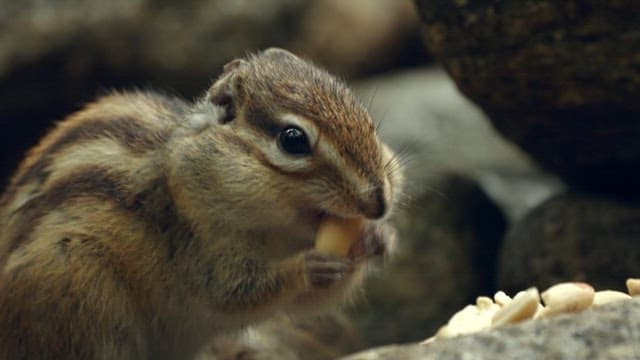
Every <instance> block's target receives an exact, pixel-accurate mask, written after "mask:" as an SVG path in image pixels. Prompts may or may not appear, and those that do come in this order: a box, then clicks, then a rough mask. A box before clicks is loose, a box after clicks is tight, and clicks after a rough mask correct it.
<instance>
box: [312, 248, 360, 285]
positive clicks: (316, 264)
mask: <svg viewBox="0 0 640 360" xmlns="http://www.w3.org/2000/svg"><path fill="white" fill-rule="evenodd" d="M304 259H305V265H306V271H307V277H308V282H309V285H310V286H311V287H312V288H329V287H331V286H334V285H336V284H338V283H340V282H342V281H343V280H345V279H346V278H348V277H349V276H350V275H351V274H352V273H353V271H354V266H353V262H352V261H351V260H350V259H347V258H342V257H339V256H336V255H331V254H325V253H322V252H319V251H316V250H309V251H308V252H306V253H305V255H304Z"/></svg>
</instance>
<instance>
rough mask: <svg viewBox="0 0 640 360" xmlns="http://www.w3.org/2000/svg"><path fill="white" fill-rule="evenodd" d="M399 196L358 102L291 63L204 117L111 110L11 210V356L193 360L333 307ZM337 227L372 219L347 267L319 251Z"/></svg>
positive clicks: (2, 307) (99, 112)
mask: <svg viewBox="0 0 640 360" xmlns="http://www.w3.org/2000/svg"><path fill="white" fill-rule="evenodd" d="M401 182H402V175H401V170H400V169H399V165H398V163H397V161H396V160H395V157H394V155H393V154H392V152H391V150H390V149H389V148H388V147H387V146H386V145H385V144H383V143H382V142H381V140H380V139H379V138H378V137H377V135H376V130H375V126H374V124H373V122H372V120H371V118H370V116H369V115H368V113H367V111H366V109H365V108H364V107H363V106H362V105H361V103H360V102H358V101H357V100H356V99H355V98H354V96H353V95H352V94H351V93H350V91H349V90H348V89H347V87H346V86H345V85H344V84H343V83H342V82H340V81H338V80H336V79H335V78H334V77H332V76H331V75H329V74H328V73H327V72H326V71H324V70H321V69H318V68H317V67H315V66H313V65H312V64H310V63H308V62H307V61H305V60H302V59H301V58H299V57H297V56H295V55H293V54H291V53H289V52H288V51H286V50H282V49H275V48H272V49H268V50H265V51H263V52H261V53H258V54H255V55H251V56H248V57H247V58H245V59H236V60H233V61H232V62H230V63H229V64H227V65H226V66H225V67H224V70H223V73H222V75H221V76H220V77H219V78H218V79H217V80H216V81H215V82H214V84H213V85H212V86H211V88H210V89H209V90H208V91H207V93H206V95H205V96H204V97H203V98H202V99H200V100H198V101H196V102H194V103H193V104H190V103H187V102H185V101H182V100H179V99H176V98H172V97H167V96H163V95H159V94H156V93H150V92H136V93H115V94H112V95H109V96H106V97H103V98H101V99H99V100H97V101H96V102H94V103H91V104H89V105H88V106H86V107H85V108H84V109H83V110H81V111H79V112H77V113H75V114H72V115H71V116H70V117H68V118H67V119H66V120H64V121H62V122H60V123H59V124H58V125H57V126H56V127H55V129H53V130H52V131H51V132H50V133H49V134H48V135H46V136H45V137H44V139H43V140H42V141H41V142H40V143H39V144H38V145H37V146H36V147H34V148H33V149H32V150H30V152H29V154H28V156H27V157H26V159H25V160H24V161H23V162H22V164H21V165H20V166H19V168H18V170H17V172H16V173H15V175H14V176H13V177H12V179H11V181H10V184H9V186H8V189H7V191H6V192H5V193H4V195H3V196H2V197H1V198H0V228H1V229H2V231H1V234H0V270H1V272H0V359H90V358H96V359H145V358H148V359H188V358H193V357H194V356H196V355H197V353H198V351H199V350H200V349H201V348H202V347H203V346H204V345H206V343H207V342H208V341H209V340H210V339H212V338H213V337H214V336H215V335H216V334H220V333H228V332H232V331H235V330H237V329H242V328H244V327H246V326H248V325H251V324H255V323H257V322H260V321H261V320H263V319H266V318H269V317H270V316H273V315H274V314H280V313H284V314H291V315H305V314H311V313H317V312H321V311H324V310H323V309H329V308H331V307H333V306H335V305H336V304H339V303H340V302H341V301H342V300H343V299H345V298H346V297H348V295H349V293H350V292H351V290H352V289H353V288H354V286H356V284H357V283H359V282H360V279H361V278H362V273H363V270H362V269H364V267H365V264H366V263H368V262H369V261H368V260H369V259H372V258H375V257H376V256H378V255H380V254H381V253H383V252H384V248H385V246H386V245H388V244H389V242H390V241H391V240H392V237H393V233H392V229H391V227H390V226H389V225H387V222H385V221H384V219H386V218H388V216H386V215H387V214H388V213H389V212H390V208H392V206H393V204H394V202H395V200H396V199H397V196H398V194H399V192H400V191H401ZM328 215H330V216H337V217H344V218H349V217H365V218H367V219H368V220H367V225H366V228H365V231H364V233H363V235H362V238H361V239H359V240H358V241H357V242H356V243H355V244H354V245H353V246H352V250H351V252H350V254H349V256H348V257H338V256H333V255H329V254H325V253H321V252H318V251H317V250H314V249H313V241H314V234H315V231H316V229H317V228H318V224H319V223H320V222H321V221H322V219H323V218H324V217H326V216H328Z"/></svg>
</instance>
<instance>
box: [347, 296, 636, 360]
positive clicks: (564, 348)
mask: <svg viewBox="0 0 640 360" xmlns="http://www.w3.org/2000/svg"><path fill="white" fill-rule="evenodd" d="M496 358H502V359H550V360H552V359H558V360H560V359H566V360H573V359H612V360H613V359H639V358H640V299H634V300H631V301H624V302H620V303H616V304H610V305H606V306H603V307H600V308H597V309H593V310H587V311H584V312H582V313H579V314H569V315H561V316H558V317H556V318H551V319H546V320H535V321H527V322H523V323H521V324H517V325H512V326H506V327H503V328H498V329H494V330H491V331H484V332H480V333H476V334H471V335H467V336H461V337H457V338H453V339H443V340H437V341H435V342H433V343H431V344H428V345H419V344H413V345H392V346H387V347H382V348H378V349H372V350H367V351H363V352H361V353H357V354H354V355H351V356H348V357H345V358H343V360H383V359H403V360H404V359H406V360H411V359H422V360H428V359H438V360H446V359H456V360H467V359H469V360H471V359H473V360H476V359H477V360H481V359H487V360H489V359H491V360H493V359H496Z"/></svg>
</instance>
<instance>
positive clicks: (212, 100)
mask: <svg viewBox="0 0 640 360" xmlns="http://www.w3.org/2000/svg"><path fill="white" fill-rule="evenodd" d="M206 103H207V104H206V106H212V105H213V107H214V108H216V109H217V116H216V117H215V123H214V124H211V125H210V126H208V127H206V129H205V130H202V131H201V132H200V133H199V134H198V135H197V136H200V137H203V138H206V139H208V140H207V141H199V140H194V141H195V142H198V143H200V145H198V146H195V147H194V149H197V151H198V152H199V153H200V157H201V161H198V165H199V170H198V171H197V172H193V171H192V172H191V173H190V174H189V176H190V177H191V180H190V181H197V183H198V184H201V185H202V186H204V187H206V188H207V189H209V190H208V191H202V192H200V195H199V196H200V198H201V199H202V200H203V201H215V200H213V199H210V200H207V194H208V193H209V192H211V193H212V194H213V193H214V192H217V191H225V192H226V195H232V196H233V197H234V201H237V203H236V205H237V207H236V209H239V210H238V211H245V212H246V213H247V216H248V218H247V220H248V221H254V219H252V218H251V212H252V211H254V214H262V216H266V218H264V219H262V220H270V219H277V220H274V221H281V220H282V219H280V216H279V215H284V216H288V217H291V218H292V220H293V219H294V218H295V216H296V215H300V214H304V213H307V214H311V213H316V214H322V213H330V214H332V215H336V216H342V217H355V216H364V217H366V218H370V219H378V218H381V217H383V216H385V215H386V214H387V213H388V212H389V208H390V207H391V205H392V203H393V201H394V198H395V195H396V193H397V191H398V187H399V173H398V172H399V169H398V166H397V163H396V162H395V159H394V157H393V155H392V153H391V151H390V150H389V149H388V148H387V147H386V146H385V145H384V144H383V143H382V142H381V141H380V139H379V138H378V136H377V134H376V129H375V126H374V124H373V122H372V120H371V118H370V116H369V114H368V113H367V111H366V109H365V108H364V106H363V105H362V104H361V103H360V102H359V101H358V100H356V99H355V98H354V96H353V95H352V94H351V92H350V91H349V89H347V87H346V86H345V85H344V84H343V83H342V82H340V81H338V80H337V79H336V78H334V77H333V76H331V75H330V74H328V73H327V72H326V71H323V70H320V69H318V68H316V67H314V66H313V65H311V64H310V63H308V62H306V61H304V60H302V59H300V58H298V57H297V56H295V55H293V54H291V53H289V52H287V51H285V50H281V49H268V50H266V51H264V52H262V53H259V54H257V55H254V56H250V57H248V58H247V59H243V60H240V59H238V60H234V61H232V62H230V63H229V64H227V65H226V66H225V68H224V72H223V74H222V75H221V76H220V77H219V79H218V80H217V81H216V82H215V83H214V84H213V86H212V87H211V88H210V89H209V91H208V93H207V96H206ZM206 106H205V107H206ZM198 116H200V117H202V116H206V111H205V112H201V113H200V114H199V115H198ZM214 139H215V141H214ZM193 156H195V155H193ZM216 157H218V158H219V159H223V158H224V159H225V161H226V163H224V164H221V163H220V161H221V160H216V159H215V158H216ZM208 165H210V166H211V167H210V168H207V166H208ZM196 188H197V186H196ZM212 197H215V196H212ZM248 208H250V209H249V211H247V210H248ZM227 211H234V210H227ZM256 221H259V220H257V219H256Z"/></svg>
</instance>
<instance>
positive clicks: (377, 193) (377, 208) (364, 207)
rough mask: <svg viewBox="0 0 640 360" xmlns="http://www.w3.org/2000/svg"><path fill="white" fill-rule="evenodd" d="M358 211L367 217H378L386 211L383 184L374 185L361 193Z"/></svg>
mask: <svg viewBox="0 0 640 360" xmlns="http://www.w3.org/2000/svg"><path fill="white" fill-rule="evenodd" d="M363 195H364V196H363V197H362V202H361V204H360V211H362V214H364V216H366V217H367V218H369V219H380V218H381V217H383V216H384V214H385V213H386V212H387V200H386V197H385V194H384V186H381V185H379V186H376V187H374V188H373V189H372V190H370V191H368V192H367V193H365V194H363Z"/></svg>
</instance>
